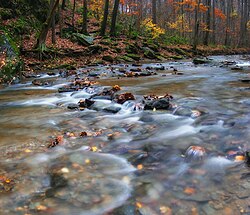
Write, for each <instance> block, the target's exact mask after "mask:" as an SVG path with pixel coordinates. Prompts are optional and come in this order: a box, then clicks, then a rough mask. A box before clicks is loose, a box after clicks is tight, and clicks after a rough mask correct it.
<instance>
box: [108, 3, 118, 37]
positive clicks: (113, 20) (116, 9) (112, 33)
mask: <svg viewBox="0 0 250 215" xmlns="http://www.w3.org/2000/svg"><path fill="white" fill-rule="evenodd" d="M119 3H120V0H115V4H114V8H113V13H112V20H111V28H110V36H116V28H115V26H116V18H117V14H118V8H119Z"/></svg>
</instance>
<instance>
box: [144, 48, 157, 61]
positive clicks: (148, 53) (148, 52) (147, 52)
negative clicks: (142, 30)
mask: <svg viewBox="0 0 250 215" xmlns="http://www.w3.org/2000/svg"><path fill="white" fill-rule="evenodd" d="M143 51H144V56H145V57H146V58H149V59H156V54H155V52H154V51H153V50H152V49H150V48H148V47H143Z"/></svg>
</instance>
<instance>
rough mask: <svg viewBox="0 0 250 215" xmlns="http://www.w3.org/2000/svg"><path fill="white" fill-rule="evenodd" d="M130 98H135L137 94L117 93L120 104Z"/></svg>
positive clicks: (117, 100) (116, 99)
mask: <svg viewBox="0 0 250 215" xmlns="http://www.w3.org/2000/svg"><path fill="white" fill-rule="evenodd" d="M128 100H135V96H134V95H133V94H132V93H128V92H126V93H122V94H120V95H116V98H115V101H116V102H117V103H118V104H123V103H124V102H126V101H128Z"/></svg>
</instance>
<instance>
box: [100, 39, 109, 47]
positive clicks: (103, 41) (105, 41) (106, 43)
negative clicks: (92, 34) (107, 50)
mask: <svg viewBox="0 0 250 215" xmlns="http://www.w3.org/2000/svg"><path fill="white" fill-rule="evenodd" d="M111 43H112V41H111V40H110V39H107V40H102V41H100V44H103V45H106V46H109V45H111Z"/></svg>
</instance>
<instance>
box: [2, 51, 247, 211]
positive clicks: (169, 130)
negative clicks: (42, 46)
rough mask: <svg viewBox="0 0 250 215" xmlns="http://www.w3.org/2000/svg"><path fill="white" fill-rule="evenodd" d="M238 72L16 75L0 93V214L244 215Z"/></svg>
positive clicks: (209, 66)
mask: <svg viewBox="0 0 250 215" xmlns="http://www.w3.org/2000/svg"><path fill="white" fill-rule="evenodd" d="M197 62H199V63H197ZM249 66H250V60H249V56H227V57H225V56H213V57H211V58H210V59H198V61H197V60H196V61H194V62H191V61H185V62H184V61H183V62H166V63H161V64H157V63H150V64H143V65H140V64H134V65H132V64H131V65H122V64H121V65H108V66H102V65H92V66H87V67H85V68H81V69H78V70H54V71H44V72H43V73H41V74H40V73H39V74H37V73H26V72H25V73H23V80H22V81H21V82H20V83H18V84H16V85H13V86H9V87H6V88H4V89H2V90H1V91H0V106H1V109H0V112H1V118H0V126H1V130H0V135H1V138H0V149H1V150H0V153H1V168H0V198H1V201H0V208H1V211H2V212H3V213H4V214H37V213H41V214H44V213H47V214H143V215H144V214H145V215H146V214H249V213H250V205H249V202H250V201H249V200H250V189H249V188H250V172H249V167H248V165H247V163H246V161H247V159H248V157H247V155H246V154H245V152H246V151H249V150H250V145H249V129H250V127H249V122H250V112H249V106H250V99H249V98H250V97H249V95H250V86H249V81H248V80H249V79H250V77H249V72H250V67H249Z"/></svg>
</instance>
